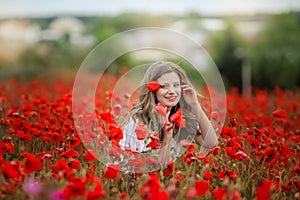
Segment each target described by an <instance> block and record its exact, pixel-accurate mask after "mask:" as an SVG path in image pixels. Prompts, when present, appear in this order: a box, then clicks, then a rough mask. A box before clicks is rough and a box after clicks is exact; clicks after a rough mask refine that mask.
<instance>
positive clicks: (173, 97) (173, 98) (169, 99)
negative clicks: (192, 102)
mask: <svg viewBox="0 0 300 200" xmlns="http://www.w3.org/2000/svg"><path fill="white" fill-rule="evenodd" d="M166 99H167V100H168V101H175V100H176V99H177V96H172V97H166Z"/></svg>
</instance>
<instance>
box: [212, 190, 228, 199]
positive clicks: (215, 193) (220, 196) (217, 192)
mask: <svg viewBox="0 0 300 200" xmlns="http://www.w3.org/2000/svg"><path fill="white" fill-rule="evenodd" d="M211 194H212V195H213V196H214V197H215V198H216V199H217V200H223V199H224V197H225V195H226V191H225V190H224V189H223V188H216V189H213V190H212V191H211Z"/></svg>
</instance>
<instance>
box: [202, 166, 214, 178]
mask: <svg viewBox="0 0 300 200" xmlns="http://www.w3.org/2000/svg"><path fill="white" fill-rule="evenodd" d="M214 176H215V175H214V174H212V173H210V171H209V170H208V169H207V170H205V172H204V175H203V177H204V179H206V180H209V179H211V178H213V177H214Z"/></svg>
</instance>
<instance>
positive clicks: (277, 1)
mask: <svg viewBox="0 0 300 200" xmlns="http://www.w3.org/2000/svg"><path fill="white" fill-rule="evenodd" d="M289 10H297V11H300V0H144V1H143V0H51V1H46V0H0V17H1V18H6V17H41V16H54V15H70V14H75V15H117V14H120V13H122V12H131V11H133V12H142V13H150V14H167V13H169V14H184V13H186V12H191V11H193V12H199V13H200V14H203V15H222V14H255V13H262V12H265V13H273V12H283V11H289Z"/></svg>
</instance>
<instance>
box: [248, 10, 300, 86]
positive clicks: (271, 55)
mask: <svg viewBox="0 0 300 200" xmlns="http://www.w3.org/2000/svg"><path fill="white" fill-rule="evenodd" d="M299 35H300V26H299V22H297V18H296V16H295V15H294V14H292V13H285V14H280V15H273V16H271V17H270V19H269V20H268V22H267V24H266V26H265V29H264V30H263V32H262V33H261V37H259V38H258V39H257V41H256V43H254V44H253V45H251V46H250V50H249V53H248V54H247V57H248V59H249V60H250V62H251V65H252V73H253V84H254V86H257V87H267V88H273V87H275V86H280V87H282V88H293V87H294V86H296V85H299V84H300V78H299V77H300V37H299Z"/></svg>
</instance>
